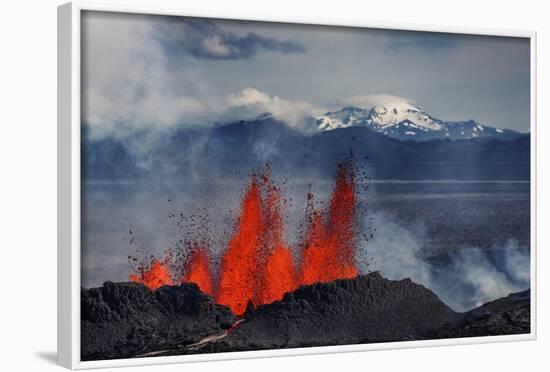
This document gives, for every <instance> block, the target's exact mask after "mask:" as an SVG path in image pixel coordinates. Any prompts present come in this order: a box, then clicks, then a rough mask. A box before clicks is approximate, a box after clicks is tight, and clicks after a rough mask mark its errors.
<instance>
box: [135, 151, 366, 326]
mask: <svg viewBox="0 0 550 372" xmlns="http://www.w3.org/2000/svg"><path fill="white" fill-rule="evenodd" d="M355 183H356V180H355V168H354V163H353V157H352V156H350V157H348V158H345V159H344V160H342V161H341V162H340V163H339V164H338V168H337V172H336V179H335V183H334V187H333V189H332V191H331V195H330V202H329V204H328V207H327V208H315V207H314V205H313V194H311V193H308V196H307V199H308V204H307V205H308V206H307V208H306V213H305V215H306V232H305V233H304V234H303V239H302V241H301V242H300V243H299V245H300V247H299V249H298V250H297V251H298V252H299V258H298V259H297V260H294V258H293V255H292V253H291V252H292V251H291V247H290V245H289V244H288V243H287V242H286V241H285V238H284V236H285V226H284V220H283V211H284V208H285V207H286V205H285V203H284V202H283V199H282V195H281V189H280V187H279V186H278V185H277V183H276V182H275V181H274V178H273V174H272V170H271V166H270V164H267V165H266V166H265V169H264V170H263V171H262V172H261V173H260V174H252V175H251V176H250V180H249V183H248V186H247V188H246V190H245V192H244V196H243V198H242V200H241V204H240V211H239V217H238V220H237V223H236V225H235V227H234V230H233V232H232V233H231V237H230V239H229V241H228V242H227V245H226V248H225V250H224V252H223V255H222V257H221V265H220V269H219V273H218V275H217V277H214V275H213V272H212V269H211V262H210V252H209V249H208V245H207V244H205V243H204V242H191V243H190V244H188V247H190V249H189V251H190V253H189V254H188V256H187V259H186V260H185V263H184V267H183V269H182V270H180V275H179V276H178V275H171V274H170V273H171V272H173V271H174V270H173V269H172V270H171V269H170V265H171V259H170V255H167V257H165V258H164V259H163V260H159V259H156V258H155V259H152V260H150V261H149V262H148V263H147V264H143V263H142V264H141V265H140V266H139V267H138V268H137V269H136V270H135V271H136V272H135V273H133V274H132V275H130V280H131V281H134V282H139V283H142V284H144V285H146V286H147V287H149V288H150V289H151V290H154V289H157V288H159V287H160V286H162V285H171V284H178V283H185V282H192V283H195V284H197V285H198V287H199V288H200V289H201V291H202V292H204V293H206V294H209V295H211V296H212V297H214V299H215V300H216V303H218V304H222V305H227V306H228V307H230V308H231V310H232V311H233V312H234V313H235V314H237V315H242V314H244V312H245V311H246V309H247V307H249V306H253V307H258V306H259V305H262V304H268V303H271V302H274V301H276V300H280V299H281V298H282V297H283V295H284V294H285V293H286V292H291V291H293V290H295V289H296V288H298V287H299V286H301V285H305V284H312V283H316V282H330V281H333V280H336V279H346V278H353V277H356V276H357V275H358V270H357V267H356V263H355V246H356V232H355V230H356V228H355V215H356V209H357V208H356V204H357V198H356V187H355V186H356V185H355ZM295 261H296V262H295ZM175 271H176V272H177V271H178V270H175Z"/></svg>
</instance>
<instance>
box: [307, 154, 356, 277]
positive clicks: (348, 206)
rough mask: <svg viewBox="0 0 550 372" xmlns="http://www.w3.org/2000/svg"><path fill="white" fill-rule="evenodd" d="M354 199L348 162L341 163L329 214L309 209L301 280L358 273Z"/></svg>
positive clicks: (351, 173)
mask: <svg viewBox="0 0 550 372" xmlns="http://www.w3.org/2000/svg"><path fill="white" fill-rule="evenodd" d="M355 203H356V201H355V180H354V175H353V172H352V169H351V166H350V165H349V164H346V163H342V164H340V165H339V167H338V173H337V176H336V185H335V187H334V190H333V192H332V198H331V200H330V207H329V211H328V216H324V215H323V214H322V213H321V212H320V211H313V212H312V213H311V217H310V229H309V235H308V236H307V240H306V244H305V249H304V252H303V253H302V254H303V256H302V267H301V280H300V281H301V283H302V284H312V283H315V282H330V281H332V280H336V279H344V278H353V277H355V276H357V268H356V267H355V232H354V219H355ZM323 217H326V218H325V219H326V220H324V219H323Z"/></svg>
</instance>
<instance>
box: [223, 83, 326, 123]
mask: <svg viewBox="0 0 550 372" xmlns="http://www.w3.org/2000/svg"><path fill="white" fill-rule="evenodd" d="M226 102H227V115H228V116H235V115H240V116H244V117H250V116H257V115H259V114H262V113H270V114H272V115H274V116H275V117H277V118H279V119H281V120H284V121H285V122H286V123H288V124H289V125H290V126H292V127H295V128H299V129H308V119H309V118H311V117H314V116H317V115H320V114H321V113H322V112H323V110H321V109H319V108H316V107H314V106H313V105H312V104H310V103H308V102H305V101H291V100H286V99H283V98H280V97H277V96H270V95H269V94H267V93H265V92H262V91H260V90H257V89H255V88H250V87H249V88H246V89H243V90H242V91H240V92H238V93H233V94H230V95H229V96H228V97H227V99H226ZM241 119H242V117H241Z"/></svg>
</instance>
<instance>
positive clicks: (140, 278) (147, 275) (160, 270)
mask: <svg viewBox="0 0 550 372" xmlns="http://www.w3.org/2000/svg"><path fill="white" fill-rule="evenodd" d="M130 281H132V282H136V283H141V284H143V285H146V286H147V287H149V288H151V289H157V288H159V287H162V286H163V285H172V284H173V282H172V278H171V277H170V271H169V270H168V267H167V265H166V263H162V262H160V261H159V260H156V259H155V260H153V262H151V265H150V266H149V267H148V268H142V269H140V270H139V274H132V275H130Z"/></svg>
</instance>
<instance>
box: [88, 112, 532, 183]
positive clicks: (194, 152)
mask: <svg viewBox="0 0 550 372" xmlns="http://www.w3.org/2000/svg"><path fill="white" fill-rule="evenodd" d="M82 137H83V139H84V145H83V152H82V161H83V164H84V166H83V177H84V179H102V180H108V179H111V180H115V179H131V178H136V177H152V178H153V179H174V178H175V177H182V178H184V179H186V180H187V182H189V180H190V177H193V175H195V174H197V169H208V170H209V173H210V174H216V175H225V176H228V175H234V174H241V175H244V174H247V173H248V172H249V171H250V170H251V169H259V168H260V167H262V166H263V165H264V164H265V163H266V162H271V163H272V165H273V169H274V170H275V171H278V172H281V173H282V174H284V175H285V176H290V177H303V176H319V177H327V178H331V177H333V172H334V169H335V166H336V162H337V161H338V159H339V158H340V157H341V156H342V154H346V153H348V152H349V151H350V150H352V151H353V152H354V154H355V157H356V159H357V161H358V162H359V163H361V164H364V166H365V167H366V169H367V170H368V174H369V176H370V177H372V178H374V179H402V180H451V179H452V180H529V179H530V165H529V164H530V136H529V135H528V134H526V135H521V136H518V137H517V138H514V139H507V138H501V137H497V138H490V137H489V138H479V137H477V138H473V139H469V140H454V141H453V140H450V139H443V140H441V139H433V140H427V141H402V140H399V139H395V138H391V137H389V136H387V135H384V134H382V133H379V132H376V131H374V130H373V129H370V128H368V127H366V126H349V127H346V128H337V129H334V130H327V131H320V132H316V133H309V134H306V133H303V132H302V131H299V130H296V129H293V128H292V127H290V126H289V125H288V124H286V123H285V122H284V121H281V120H278V119H276V118H274V117H273V116H271V115H261V116H259V117H258V118H256V119H253V120H241V121H236V122H232V123H228V124H223V125H222V124H220V125H218V126H215V127H209V128H206V127H205V128H204V129H190V128H180V129H178V130H176V131H167V132H166V133H164V134H162V136H160V137H159V135H158V134H157V135H156V138H157V141H156V142H155V143H156V144H157V145H155V146H152V147H151V148H150V149H149V150H148V152H147V154H146V158H145V159H144V158H142V157H140V156H143V155H138V154H135V153H134V152H133V151H132V146H136V145H132V143H130V142H128V141H121V140H117V139H114V138H109V139H103V140H93V139H91V138H88V135H87V132H86V131H85V130H84V131H83V133H82ZM132 141H134V142H136V143H141V137H136V138H134V139H132ZM143 164H146V165H147V166H146V167H144V166H143ZM153 174H154V176H153Z"/></svg>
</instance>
